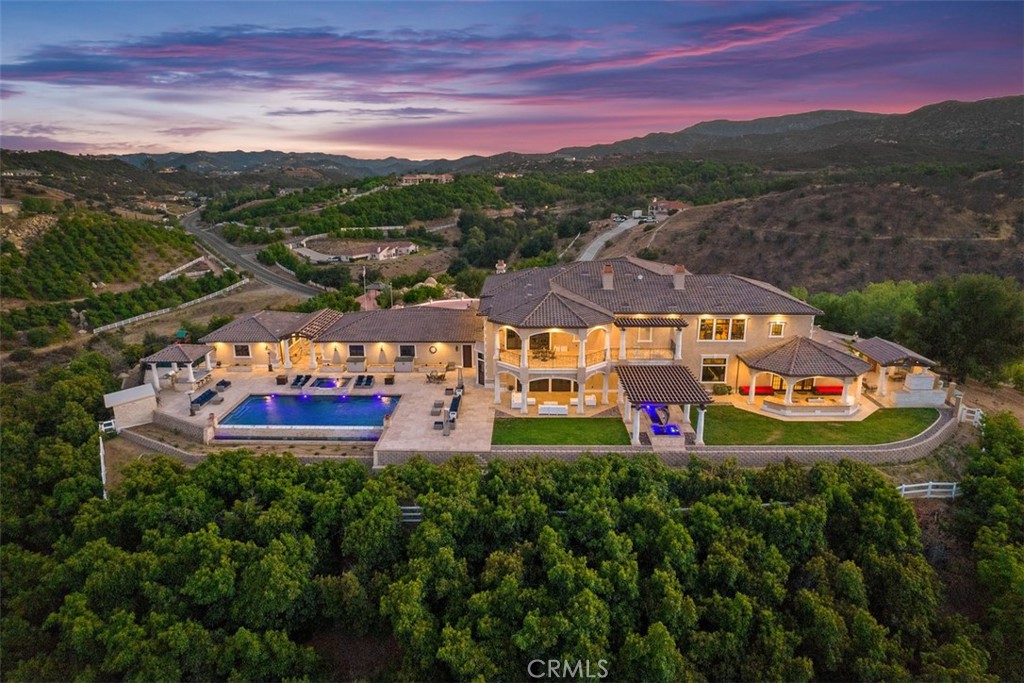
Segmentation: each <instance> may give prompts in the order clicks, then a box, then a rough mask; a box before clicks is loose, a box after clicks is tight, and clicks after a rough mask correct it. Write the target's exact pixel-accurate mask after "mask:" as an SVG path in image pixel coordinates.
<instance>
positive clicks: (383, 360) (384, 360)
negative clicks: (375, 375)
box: [377, 346, 388, 365]
mask: <svg viewBox="0 0 1024 683" xmlns="http://www.w3.org/2000/svg"><path fill="white" fill-rule="evenodd" d="M377 362H378V363H380V364H381V365H384V364H385V363H387V362H388V357H387V356H386V355H384V347H383V346H382V347H380V357H379V358H378V360H377Z"/></svg>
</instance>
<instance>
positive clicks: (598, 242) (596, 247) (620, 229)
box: [576, 218, 640, 261]
mask: <svg viewBox="0 0 1024 683" xmlns="http://www.w3.org/2000/svg"><path fill="white" fill-rule="evenodd" d="M639 224H640V221H638V220H637V219H635V218H630V219H629V220H625V221H622V222H621V223H619V224H618V225H616V226H615V227H614V228H612V229H611V230H609V231H608V232H606V233H604V234H603V235H598V236H597V239H595V240H594V241H593V242H591V243H590V244H588V245H587V248H586V249H584V250H583V252H582V253H581V254H580V255H579V258H577V259H576V260H577V261H593V260H594V259H595V258H597V255H598V254H599V253H600V252H601V250H602V249H603V248H604V245H605V244H607V243H608V240H611V239H614V238H616V237H618V236H619V235H621V234H622V233H624V232H626V231H627V230H629V229H630V228H635V227H636V226H637V225H639Z"/></svg>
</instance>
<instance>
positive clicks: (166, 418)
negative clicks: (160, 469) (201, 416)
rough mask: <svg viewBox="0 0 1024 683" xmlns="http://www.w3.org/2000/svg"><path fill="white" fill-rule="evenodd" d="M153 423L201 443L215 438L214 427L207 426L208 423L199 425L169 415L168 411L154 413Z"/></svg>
mask: <svg viewBox="0 0 1024 683" xmlns="http://www.w3.org/2000/svg"><path fill="white" fill-rule="evenodd" d="M153 424H155V425H157V426H159V427H163V428H164V429H170V430H171V431H172V432H178V433H179V434H181V435H182V436H184V437H185V438H187V439H191V440H192V441H198V442H199V443H203V444H206V443H210V441H211V440H212V439H213V428H212V427H207V426H206V425H198V424H195V423H193V422H189V421H188V420H182V419H181V418H178V417H174V416H173V415H168V414H167V413H163V412H160V411H159V410H157V411H156V412H154V413H153Z"/></svg>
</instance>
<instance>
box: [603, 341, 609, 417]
mask: <svg viewBox="0 0 1024 683" xmlns="http://www.w3.org/2000/svg"><path fill="white" fill-rule="evenodd" d="M607 356H608V349H605V357H606V358H607ZM609 376H610V375H609V374H608V373H607V372H605V373H603V374H602V375H601V380H602V381H601V405H605V406H606V405H608V378H609Z"/></svg>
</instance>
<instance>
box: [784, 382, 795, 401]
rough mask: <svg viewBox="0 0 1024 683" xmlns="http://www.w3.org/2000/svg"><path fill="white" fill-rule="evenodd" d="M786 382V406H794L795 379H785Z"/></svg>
mask: <svg viewBox="0 0 1024 683" xmlns="http://www.w3.org/2000/svg"><path fill="white" fill-rule="evenodd" d="M783 379H784V380H786V405H787V406H788V405H792V404H793V378H791V377H783Z"/></svg>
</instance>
